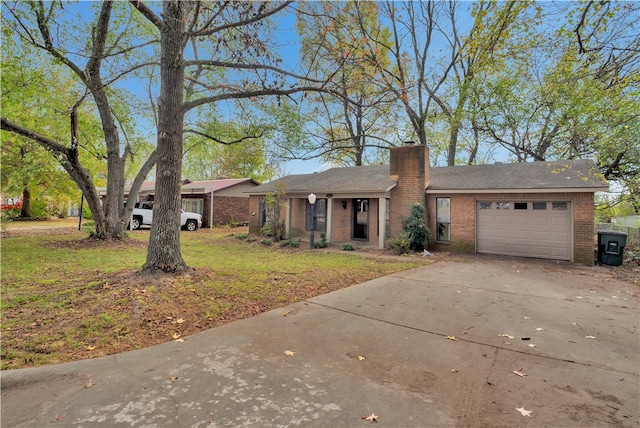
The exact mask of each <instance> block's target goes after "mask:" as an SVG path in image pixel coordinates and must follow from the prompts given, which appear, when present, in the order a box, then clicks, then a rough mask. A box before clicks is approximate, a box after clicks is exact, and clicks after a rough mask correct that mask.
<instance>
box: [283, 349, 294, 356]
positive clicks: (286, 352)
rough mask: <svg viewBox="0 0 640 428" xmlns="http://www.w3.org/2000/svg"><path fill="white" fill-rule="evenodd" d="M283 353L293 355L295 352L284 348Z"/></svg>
mask: <svg viewBox="0 0 640 428" xmlns="http://www.w3.org/2000/svg"><path fill="white" fill-rule="evenodd" d="M284 355H289V356H293V355H295V352H293V351H289V350H286V351H284Z"/></svg>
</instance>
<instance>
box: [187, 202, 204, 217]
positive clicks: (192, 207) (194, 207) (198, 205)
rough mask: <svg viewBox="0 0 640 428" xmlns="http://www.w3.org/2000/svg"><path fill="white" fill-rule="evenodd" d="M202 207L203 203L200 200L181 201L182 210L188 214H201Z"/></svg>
mask: <svg viewBox="0 0 640 428" xmlns="http://www.w3.org/2000/svg"><path fill="white" fill-rule="evenodd" d="M203 206H204V201H203V200H202V199H183V200H182V209H183V210H185V211H187V212H190V213H197V214H203V211H202V208H203Z"/></svg>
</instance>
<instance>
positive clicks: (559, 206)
mask: <svg viewBox="0 0 640 428" xmlns="http://www.w3.org/2000/svg"><path fill="white" fill-rule="evenodd" d="M553 209H554V210H556V211H566V210H567V203H566V202H554V203H553Z"/></svg>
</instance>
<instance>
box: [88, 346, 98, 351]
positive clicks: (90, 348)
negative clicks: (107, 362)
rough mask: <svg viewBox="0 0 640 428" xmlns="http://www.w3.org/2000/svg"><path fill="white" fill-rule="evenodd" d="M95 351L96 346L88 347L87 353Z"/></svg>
mask: <svg viewBox="0 0 640 428" xmlns="http://www.w3.org/2000/svg"><path fill="white" fill-rule="evenodd" d="M94 349H96V347H95V346H87V351H93V350H94Z"/></svg>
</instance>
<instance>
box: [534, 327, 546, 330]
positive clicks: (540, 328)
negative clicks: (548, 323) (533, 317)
mask: <svg viewBox="0 0 640 428" xmlns="http://www.w3.org/2000/svg"><path fill="white" fill-rule="evenodd" d="M536 331H544V328H542V327H538V328H536Z"/></svg>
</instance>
